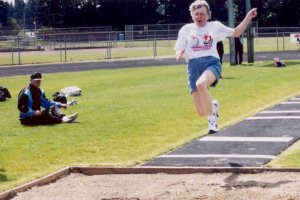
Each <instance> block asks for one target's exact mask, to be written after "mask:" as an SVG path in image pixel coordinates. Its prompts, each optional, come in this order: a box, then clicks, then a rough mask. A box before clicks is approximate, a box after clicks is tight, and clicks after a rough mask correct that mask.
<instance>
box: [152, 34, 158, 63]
mask: <svg viewBox="0 0 300 200" xmlns="http://www.w3.org/2000/svg"><path fill="white" fill-rule="evenodd" d="M156 56H157V49H156V37H154V39H153V57H154V59H155V57H156Z"/></svg>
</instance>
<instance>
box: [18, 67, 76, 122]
mask: <svg viewBox="0 0 300 200" xmlns="http://www.w3.org/2000/svg"><path fill="white" fill-rule="evenodd" d="M41 81H42V74H41V73H38V72H36V73H33V74H32V75H31V76H30V83H29V85H28V86H27V87H25V88H23V89H22V90H21V91H20V93H19V95H18V109H19V111H20V122H21V124H22V125H48V124H58V123H62V122H63V123H70V122H73V121H75V119H76V118H77V116H78V113H74V114H73V115H69V116H66V115H65V114H63V112H62V111H61V110H60V108H65V109H66V108H67V107H68V105H67V104H63V103H59V102H54V101H50V100H48V99H47V98H46V96H45V93H44V91H43V90H42V89H41V88H40V85H41ZM41 107H43V108H45V110H43V111H41Z"/></svg>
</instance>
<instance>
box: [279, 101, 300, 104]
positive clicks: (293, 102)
mask: <svg viewBox="0 0 300 200" xmlns="http://www.w3.org/2000/svg"><path fill="white" fill-rule="evenodd" d="M281 104H300V101H299V102H297V101H286V102H282V103H281Z"/></svg>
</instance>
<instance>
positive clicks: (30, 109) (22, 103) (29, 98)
mask: <svg viewBox="0 0 300 200" xmlns="http://www.w3.org/2000/svg"><path fill="white" fill-rule="evenodd" d="M51 106H57V107H59V108H61V104H60V103H59V102H54V101H50V100H49V99H47V98H46V96H45V93H44V91H43V90H42V89H40V88H36V87H34V86H32V85H29V86H28V87H25V88H24V89H22V90H21V91H20V93H19V97H18V109H19V111H20V119H25V118H27V117H33V116H34V112H35V110H41V107H43V108H45V109H49V108H50V107H51Z"/></svg>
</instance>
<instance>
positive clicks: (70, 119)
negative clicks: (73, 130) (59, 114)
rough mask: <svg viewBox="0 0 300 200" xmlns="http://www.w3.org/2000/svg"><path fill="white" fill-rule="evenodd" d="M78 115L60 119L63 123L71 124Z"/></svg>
mask: <svg viewBox="0 0 300 200" xmlns="http://www.w3.org/2000/svg"><path fill="white" fill-rule="evenodd" d="M77 116H78V113H74V114H73V115H68V116H64V117H63V118H62V122H64V123H71V122H73V121H75V119H76V118H77Z"/></svg>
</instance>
